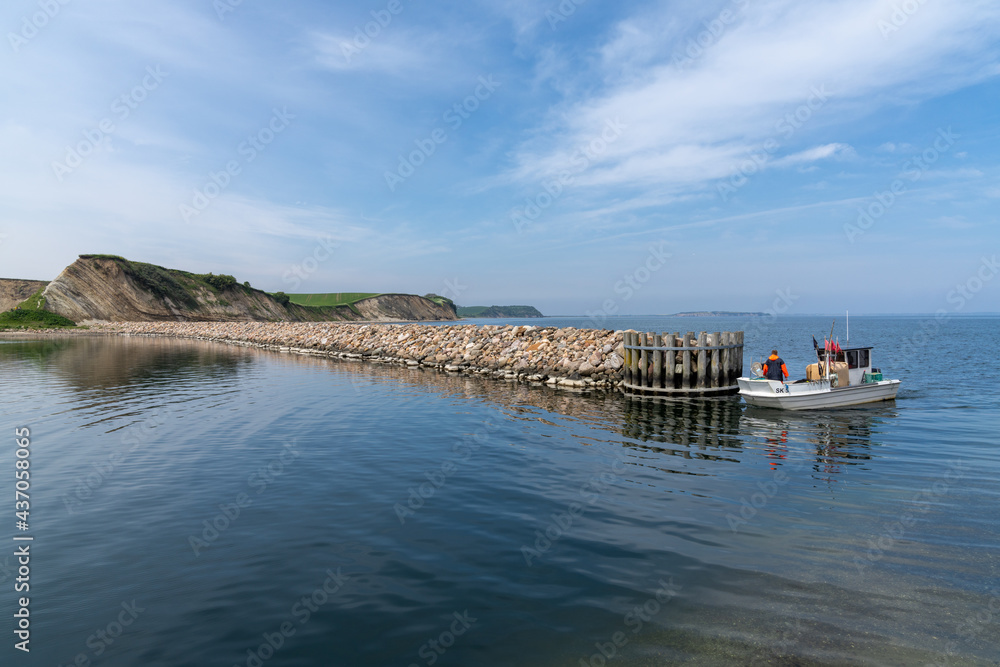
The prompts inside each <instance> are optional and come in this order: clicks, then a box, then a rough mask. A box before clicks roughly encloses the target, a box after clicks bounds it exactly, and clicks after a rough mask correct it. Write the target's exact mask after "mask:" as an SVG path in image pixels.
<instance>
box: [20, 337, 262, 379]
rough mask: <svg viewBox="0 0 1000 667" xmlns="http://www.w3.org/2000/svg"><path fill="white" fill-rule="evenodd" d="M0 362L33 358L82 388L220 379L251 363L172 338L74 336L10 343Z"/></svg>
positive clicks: (235, 351) (233, 353) (242, 355)
mask: <svg viewBox="0 0 1000 667" xmlns="http://www.w3.org/2000/svg"><path fill="white" fill-rule="evenodd" d="M9 342H10V343H11V344H9V345H3V346H0V361H3V360H5V359H6V360H14V359H22V360H29V361H31V362H33V363H35V364H37V366H38V367H39V368H40V369H41V370H45V371H48V370H51V371H54V372H55V373H56V374H57V375H58V376H59V377H62V378H63V379H65V380H67V381H68V382H69V383H70V384H71V385H72V386H73V387H74V388H77V389H81V390H87V391H90V390H93V389H110V388H122V387H127V386H130V385H143V384H148V383H151V382H153V383H158V382H165V381H170V380H171V379H174V378H177V377H183V376H186V375H188V374H189V373H190V372H191V371H192V370H195V371H201V372H202V373H204V374H206V375H210V376H215V377H217V378H221V377H222V376H227V375H228V376H231V375H233V374H234V373H235V372H236V371H237V370H238V369H239V368H241V367H243V366H246V365H248V364H249V363H251V361H252V353H250V352H249V351H246V350H241V349H240V348H230V347H226V346H222V345H211V344H206V343H199V342H198V341H186V340H177V339H170V338H126V337H119V336H97V335H95V336H86V335H72V336H64V337H51V338H46V339H43V340H27V341H9Z"/></svg>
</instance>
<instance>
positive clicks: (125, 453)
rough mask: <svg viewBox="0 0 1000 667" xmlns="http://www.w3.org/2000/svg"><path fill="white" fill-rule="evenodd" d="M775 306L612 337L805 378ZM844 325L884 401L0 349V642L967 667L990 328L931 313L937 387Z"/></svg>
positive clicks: (47, 657)
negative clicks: (767, 404) (22, 583)
mask: <svg viewBox="0 0 1000 667" xmlns="http://www.w3.org/2000/svg"><path fill="white" fill-rule="evenodd" d="M553 322H558V321H553V320H542V321H541V322H535V324H546V325H547V324H551V323H553ZM559 324H563V323H562V322H559ZM582 324H583V323H580V324H577V326H579V325H582ZM779 324H780V326H779V325H778V324H773V323H767V324H756V323H751V325H750V326H748V325H746V324H745V322H737V321H734V322H728V321H722V320H720V319H715V318H712V319H696V318H690V319H689V318H685V319H684V320H683V321H682V322H680V323H678V321H677V320H668V319H666V318H662V319H657V318H648V319H646V320H642V321H638V320H633V321H629V320H624V319H621V320H618V321H616V322H615V323H613V324H609V325H608V326H611V327H613V328H623V327H638V328H642V329H647V330H650V331H653V330H656V331H671V332H672V331H677V330H678V327H679V328H680V330H681V331H684V330H695V331H697V330H699V329H707V330H710V331H719V330H732V329H737V328H743V329H746V330H747V351H746V352H747V354H746V356H747V365H749V360H750V359H751V357H756V356H758V353H766V352H768V351H769V350H770V348H771V347H772V346H775V345H777V346H778V347H779V350H780V351H781V354H782V356H783V357H784V358H785V360H786V361H787V362H788V365H789V369H790V370H791V371H792V373H793V375H795V376H798V375H801V374H802V371H804V366H805V364H806V363H808V361H809V359H808V354H809V353H811V349H812V346H811V339H810V338H809V336H810V335H813V334H815V335H817V337H819V338H820V339H821V337H822V333H823V332H824V329H825V330H826V331H828V330H829V321H828V320H825V319H820V318H783V319H782V320H780V322H779ZM851 324H852V327H851V329H852V334H853V335H854V336H855V341H853V342H864V341H867V342H871V343H874V344H876V345H877V346H878V347H877V348H876V350H875V355H876V357H875V358H876V362H875V363H876V365H878V366H880V367H881V368H882V369H883V371H884V372H885V374H886V376H887V377H898V378H900V379H902V381H903V384H902V389H901V390H900V393H899V397H898V399H897V400H896V401H895V402H892V403H888V404H883V405H878V406H870V407H859V408H853V409H847V410H840V411H831V412H812V413H807V414H798V413H796V414H789V413H782V412H777V411H771V410H760V409H752V408H747V407H746V406H744V405H743V404H742V403H741V402H740V401H739V400H738V399H735V398H731V399H716V400H706V401H675V402H664V401H654V400H631V399H627V398H624V397H622V396H620V395H618V394H613V393H612V394H603V393H593V394H585V393H579V392H570V391H566V390H553V389H551V388H548V387H542V386H525V385H514V384H508V383H504V382H500V381H496V380H483V379H479V378H471V377H465V376H453V375H444V374H441V373H438V372H435V371H430V370H425V369H415V370H411V369H405V368H398V367H394V366H382V365H372V364H362V363H358V362H340V361H333V360H327V359H316V358H308V357H299V356H295V355H280V354H275V353H270V352H260V351H256V350H248V349H243V348H237V347H227V346H222V345H216V344H210V343H200V342H193V341H176V340H157V339H148V340H147V339H144V340H137V339H120V338H99V337H78V338H72V339H54V340H45V341H31V342H4V344H3V345H0V377H2V378H3V380H4V381H3V389H2V391H3V394H2V395H3V401H2V403H0V423H2V424H3V428H4V429H5V430H6V432H7V433H8V434H9V435H10V438H11V441H10V442H9V443H8V444H9V445H10V446H11V447H10V449H7V452H8V454H7V455H6V456H5V458H4V460H5V461H6V463H5V464H3V465H7V466H9V467H10V469H11V470H13V466H14V457H13V454H12V453H11V452H12V450H13V432H14V428H15V427H20V426H28V427H30V429H31V441H32V444H31V451H32V454H31V466H32V467H31V471H32V473H33V475H32V478H31V481H32V486H31V497H32V504H31V528H30V531H28V532H27V533H22V534H27V535H30V536H33V537H34V542H32V547H31V548H32V556H33V558H32V562H31V566H32V571H31V587H32V589H31V595H32V599H31V613H32V617H31V618H32V626H31V629H32V643H31V649H32V651H31V653H30V655H27V656H26V655H23V654H21V653H20V652H17V651H15V650H14V649H13V641H14V640H13V639H11V638H10V637H11V635H10V634H8V640H7V642H5V645H4V646H3V647H2V648H0V656H4V657H3V663H4V664H13V663H11V662H9V661H8V659H9V658H16V659H17V660H18V663H17V664H30V665H35V664H37V665H42V664H45V665H53V664H71V663H72V662H73V661H74V660H75V659H77V658H78V656H83V658H84V659H86V660H89V661H91V663H92V664H100V665H226V666H229V665H237V664H238V665H256V664H258V662H259V663H261V664H266V665H361V664H372V665H389V664H400V665H411V664H415V665H431V664H438V665H511V664H518V665H567V666H569V665H574V666H576V665H581V664H584V665H600V664H604V662H607V663H608V664H610V665H614V664H620V665H662V664H693V665H720V664H721V665H727V664H732V665H746V664H788V665H793V664H800V665H801V664H861V663H863V664H874V665H881V664H884V665H896V664H899V665H903V664H925V663H935V662H939V663H941V664H949V665H953V664H994V663H995V661H997V660H1000V641H998V639H997V638H998V637H1000V577H998V574H1000V555H998V554H1000V551H998V547H1000V537H998V527H1000V525H998V524H1000V520H998V517H1000V492H998V488H1000V486H998V483H997V481H996V480H997V479H998V474H1000V465H998V463H997V438H996V433H997V427H998V426H1000V423H998V422H1000V418H998V416H1000V410H998V407H1000V406H998V400H1000V399H998V392H997V390H996V379H995V378H996V371H997V370H998V369H997V365H998V364H997V363H996V361H995V360H994V359H993V358H992V356H990V355H986V357H988V361H987V362H984V360H983V359H984V355H983V352H982V351H983V350H994V349H996V345H997V343H998V340H997V339H998V335H997V331H998V327H997V325H998V324H1000V320H997V319H994V318H969V319H965V318H962V319H959V318H955V319H953V320H949V321H946V322H944V324H943V328H941V330H940V331H939V332H936V335H937V336H938V337H939V338H937V339H936V340H941V341H942V342H943V343H945V344H946V346H947V349H948V354H947V359H948V364H949V368H948V372H947V374H945V375H944V376H943V375H942V374H941V373H936V372H933V371H932V369H935V368H940V367H941V364H942V351H941V350H939V349H936V348H935V347H934V345H926V346H922V347H921V346H915V345H908V346H906V347H905V349H904V348H903V347H899V346H894V341H898V340H902V339H904V338H908V337H911V336H912V334H913V332H914V331H915V330H919V328H920V327H921V326H924V321H923V320H921V319H920V318H856V319H855V318H852V322H851ZM741 325H742V326H741ZM765 348H766V349H765ZM12 477H13V476H12V475H3V479H4V480H5V481H4V488H6V489H7V491H5V492H4V495H5V497H8V498H10V499H11V500H10V501H9V502H11V503H12V499H13V490H12V486H13V484H12ZM237 509H238V512H239V513H238V516H237V514H236V512H237ZM10 512H11V513H13V507H11V509H10ZM226 513H228V515H229V516H228V517H227V516H226ZM206 522H207V526H206ZM213 523H214V526H213ZM13 524H14V518H13V517H11V518H10V523H9V527H8V530H7V538H6V539H7V540H8V545H13V544H14V542H13V541H11V538H12V537H13V536H14V535H15V533H16V531H15V530H14V526H13ZM12 554H13V547H12V546H9V547H8V548H7V549H5V550H4V551H3V552H0V579H2V580H3V582H2V588H0V589H2V590H5V591H7V593H6V594H4V595H3V596H0V604H2V605H3V607H2V608H3V610H4V613H5V614H8V618H10V615H9V614H12V613H13V611H14V604H15V602H14V597H15V594H14V593H13V592H12V585H13V581H12V576H16V575H13V572H12V570H11V566H12V560H11V556H12ZM324 584H325V585H326V589H327V590H324V589H323V586H324ZM303 598H305V601H303ZM133 601H134V602H133ZM123 604H124V605H125V608H123ZM123 609H124V611H123ZM123 614H124V617H123V616H122V615H123ZM122 619H124V620H126V621H129V625H127V626H119V625H118V622H119V621H120V620H122ZM283 624H284V626H283ZM283 627H284V629H285V631H286V633H285V635H282V628H283ZM99 630H100V631H102V632H103V634H98V631H99ZM119 631H120V632H121V634H117V633H118V632H119ZM268 638H270V641H271V644H270V645H269V644H268V643H267V640H268ZM272 645H274V646H277V647H278V648H277V649H276V650H275V649H273V648H272ZM248 651H249V653H248ZM602 652H603V655H602ZM949 653H951V655H949ZM609 655H610V656H612V657H611V659H610V660H609V659H607V658H606V656H609Z"/></svg>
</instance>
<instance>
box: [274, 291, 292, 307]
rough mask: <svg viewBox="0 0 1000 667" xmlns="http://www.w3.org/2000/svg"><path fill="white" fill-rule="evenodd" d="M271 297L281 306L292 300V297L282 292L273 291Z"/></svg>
mask: <svg viewBox="0 0 1000 667" xmlns="http://www.w3.org/2000/svg"><path fill="white" fill-rule="evenodd" d="M271 298H272V299H274V300H275V301H277V302H278V303H280V304H281V305H282V306H287V305H288V304H289V302H290V301H291V300H292V297H290V296H288V295H287V294H285V293H284V292H275V293H274V294H272V295H271Z"/></svg>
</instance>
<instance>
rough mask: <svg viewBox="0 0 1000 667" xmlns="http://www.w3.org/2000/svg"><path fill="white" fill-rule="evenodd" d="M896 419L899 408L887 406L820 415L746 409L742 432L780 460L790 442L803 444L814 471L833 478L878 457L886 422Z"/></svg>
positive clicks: (820, 412)
mask: <svg viewBox="0 0 1000 667" xmlns="http://www.w3.org/2000/svg"><path fill="white" fill-rule="evenodd" d="M896 416H897V412H896V408H895V407H894V406H886V405H880V406H871V407H863V406H862V407H857V408H851V409H844V410H837V411H817V412H811V411H810V412H787V411H780V410H773V409H769V408H755V407H747V408H746V409H745V410H744V412H743V415H742V417H741V418H740V430H741V432H742V433H743V434H744V437H747V438H751V439H753V440H755V441H756V442H757V443H759V444H761V445H762V446H763V447H764V449H765V450H766V452H767V456H768V457H770V458H773V459H775V460H779V461H780V460H781V459H784V458H786V455H787V450H788V446H789V442H790V441H792V442H800V443H804V444H806V445H807V446H808V447H809V448H810V450H811V451H812V455H813V459H814V462H813V471H814V472H815V473H817V474H820V475H829V476H833V475H837V474H839V473H842V472H844V468H845V467H846V466H854V465H866V464H867V463H868V462H870V461H871V460H872V459H873V458H875V457H876V454H875V453H874V452H875V450H877V448H879V447H881V446H882V445H883V442H882V437H883V434H884V432H885V430H886V427H885V423H886V422H887V421H889V420H892V419H895V418H896Z"/></svg>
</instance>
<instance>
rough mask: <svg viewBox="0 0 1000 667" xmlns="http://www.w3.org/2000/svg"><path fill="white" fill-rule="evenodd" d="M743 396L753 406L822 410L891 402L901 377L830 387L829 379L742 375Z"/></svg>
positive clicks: (741, 387)
mask: <svg viewBox="0 0 1000 667" xmlns="http://www.w3.org/2000/svg"><path fill="white" fill-rule="evenodd" d="M736 382H737V383H738V384H739V387H740V396H742V397H743V400H744V401H746V402H747V404H749V405H755V406H758V407H762V408H779V409H781V410H822V409H825V408H843V407H847V406H849V405H861V404H863V403H877V402H879V401H891V400H893V399H894V398H896V392H897V391H898V390H899V380H882V381H880V382H869V383H865V384H858V385H852V386H848V387H834V388H831V387H830V381H829V380H818V381H816V382H799V383H795V384H785V383H783V382H778V381H776V380H767V379H764V378H746V377H742V378H738V379H737V380H736Z"/></svg>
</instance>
